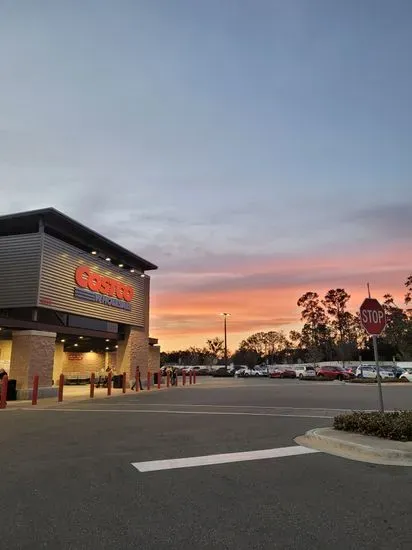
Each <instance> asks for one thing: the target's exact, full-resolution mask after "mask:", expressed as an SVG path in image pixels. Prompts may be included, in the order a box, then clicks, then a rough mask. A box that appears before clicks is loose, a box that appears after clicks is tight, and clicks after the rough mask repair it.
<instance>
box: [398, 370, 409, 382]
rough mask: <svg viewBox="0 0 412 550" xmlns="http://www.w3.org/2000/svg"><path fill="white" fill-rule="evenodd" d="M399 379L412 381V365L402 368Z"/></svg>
mask: <svg viewBox="0 0 412 550" xmlns="http://www.w3.org/2000/svg"><path fill="white" fill-rule="evenodd" d="M399 380H402V382H412V367H406V368H404V369H403V373H402V374H401V375H400V377H399Z"/></svg>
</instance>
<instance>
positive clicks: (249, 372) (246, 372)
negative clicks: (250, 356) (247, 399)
mask: <svg viewBox="0 0 412 550" xmlns="http://www.w3.org/2000/svg"><path fill="white" fill-rule="evenodd" d="M236 374H237V376H240V377H242V378H248V377H251V376H252V377H253V376H259V372H258V371H257V370H255V369H251V368H250V367H245V368H244V369H239V370H238V371H237V373H236Z"/></svg>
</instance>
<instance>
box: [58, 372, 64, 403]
mask: <svg viewBox="0 0 412 550" xmlns="http://www.w3.org/2000/svg"><path fill="white" fill-rule="evenodd" d="M63 387H64V374H61V375H60V378H59V393H58V396H57V401H58V403H61V402H62V401H63Z"/></svg>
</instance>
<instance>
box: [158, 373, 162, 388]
mask: <svg viewBox="0 0 412 550" xmlns="http://www.w3.org/2000/svg"><path fill="white" fill-rule="evenodd" d="M161 387H162V373H161V371H160V370H159V372H158V373H157V389H158V390H160V388H161Z"/></svg>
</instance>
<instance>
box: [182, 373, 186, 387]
mask: <svg viewBox="0 0 412 550" xmlns="http://www.w3.org/2000/svg"><path fill="white" fill-rule="evenodd" d="M182 377H183V385H184V386H186V371H185V370H184V371H183V372H182Z"/></svg>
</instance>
